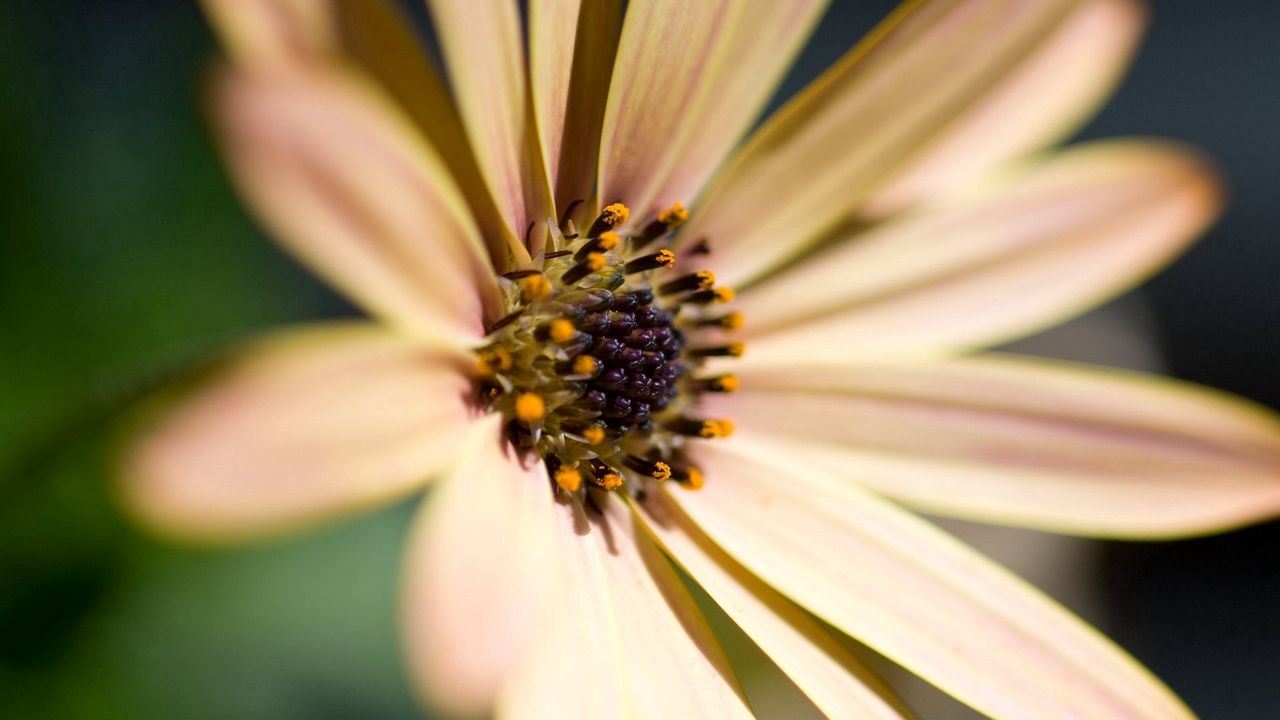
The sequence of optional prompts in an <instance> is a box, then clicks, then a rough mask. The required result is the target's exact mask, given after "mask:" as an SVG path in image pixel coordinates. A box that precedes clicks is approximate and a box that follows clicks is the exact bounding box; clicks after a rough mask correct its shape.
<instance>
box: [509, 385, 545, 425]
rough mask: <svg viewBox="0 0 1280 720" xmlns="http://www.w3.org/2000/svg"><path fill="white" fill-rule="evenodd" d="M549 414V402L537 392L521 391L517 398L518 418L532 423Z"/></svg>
mask: <svg viewBox="0 0 1280 720" xmlns="http://www.w3.org/2000/svg"><path fill="white" fill-rule="evenodd" d="M546 415H547V402H546V401H545V400H543V399H542V396H541V395H539V394H537V393H532V392H526V393H521V395H520V396H519V397H517V398H516V418H518V419H519V420H521V421H522V422H526V423H531V422H536V421H538V420H541V419H542V418H544V417H546Z"/></svg>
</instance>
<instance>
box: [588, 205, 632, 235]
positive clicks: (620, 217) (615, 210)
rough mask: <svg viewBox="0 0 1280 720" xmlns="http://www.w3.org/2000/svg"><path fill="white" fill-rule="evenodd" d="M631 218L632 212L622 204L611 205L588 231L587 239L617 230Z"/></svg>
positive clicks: (605, 208)
mask: <svg viewBox="0 0 1280 720" xmlns="http://www.w3.org/2000/svg"><path fill="white" fill-rule="evenodd" d="M629 217H631V210H630V209H629V208H627V206H626V205H623V204H622V203H609V204H608V205H605V206H604V210H602V211H600V217H598V218H596V220H595V222H593V223H591V227H590V228H588V229H587V237H595V236H597V235H599V234H600V233H602V232H604V231H605V230H608V229H610V228H616V227H618V226H619V225H621V224H622V223H624V222H626V221H627V218H629Z"/></svg>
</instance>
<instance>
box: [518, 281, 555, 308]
mask: <svg viewBox="0 0 1280 720" xmlns="http://www.w3.org/2000/svg"><path fill="white" fill-rule="evenodd" d="M550 294H551V283H549V282H547V279H546V278H545V277H543V276H542V275H530V276H529V277H527V278H523V279H522V280H520V298H521V299H522V300H524V301H525V302H527V303H528V302H533V301H535V300H541V299H543V298H545V297H546V296H548V295H550Z"/></svg>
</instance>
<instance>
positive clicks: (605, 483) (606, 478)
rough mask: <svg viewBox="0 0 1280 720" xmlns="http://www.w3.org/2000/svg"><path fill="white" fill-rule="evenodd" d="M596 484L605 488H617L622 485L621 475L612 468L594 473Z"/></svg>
mask: <svg viewBox="0 0 1280 720" xmlns="http://www.w3.org/2000/svg"><path fill="white" fill-rule="evenodd" d="M596 484H597V485H599V486H600V487H602V488H604V489H605V490H617V489H618V488H620V487H622V476H621V475H619V474H618V473H616V472H613V471H612V470H607V471H605V472H602V473H600V474H599V475H596Z"/></svg>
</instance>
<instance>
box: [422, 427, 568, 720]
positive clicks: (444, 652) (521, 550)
mask: <svg viewBox="0 0 1280 720" xmlns="http://www.w3.org/2000/svg"><path fill="white" fill-rule="evenodd" d="M503 444H505V440H504V439H503V437H502V417H501V416H499V415H491V416H489V417H488V418H485V419H484V420H481V421H479V422H477V423H476V424H475V425H474V427H473V428H472V430H471V433H470V435H469V436H468V437H467V438H466V440H465V441H464V442H463V444H462V448H461V450H460V453H461V456H462V460H461V462H459V463H458V464H457V465H456V466H455V467H454V468H453V470H452V471H451V472H450V473H449V476H448V477H447V478H445V479H443V480H442V481H441V483H440V484H439V487H438V488H437V489H435V490H434V491H433V492H432V494H431V497H429V498H428V499H427V502H426V503H425V504H424V508H423V512H422V513H421V515H420V517H419V520H418V522H417V524H416V526H415V528H414V530H413V533H412V535H411V538H410V542H409V549H408V551H407V552H406V555H405V583H404V606H403V610H402V612H403V623H404V628H405V634H406V636H407V646H406V651H407V653H408V658H409V665H410V667H411V669H412V673H413V679H414V681H415V684H416V685H417V686H418V688H419V690H420V691H421V692H422V693H423V695H424V697H425V698H426V699H427V700H428V701H429V702H430V703H431V704H432V706H434V707H437V708H440V709H442V710H445V711H448V712H450V713H453V714H458V715H480V714H482V713H484V712H485V711H487V710H490V709H492V707H493V704H494V702H495V700H496V698H497V696H498V690H499V688H500V687H501V685H502V682H503V681H504V679H505V678H506V676H507V673H508V672H509V671H510V670H511V669H512V668H514V667H515V666H516V664H517V662H518V660H519V658H520V657H521V653H522V652H523V650H524V646H525V644H526V642H527V641H528V640H529V639H530V637H531V636H532V632H531V631H532V630H533V629H534V627H535V626H536V625H537V624H538V623H540V622H541V618H542V616H543V613H544V611H545V610H547V609H549V608H548V606H549V603H548V602H547V601H548V600H549V599H550V594H551V591H552V589H553V588H555V587H557V585H558V582H557V578H558V575H557V573H558V571H559V568H560V562H559V558H557V557H556V555H555V545H554V531H553V526H554V524H555V523H557V522H561V521H562V517H561V516H560V513H557V512H555V501H554V499H553V496H552V492H551V486H550V483H549V482H548V480H547V471H546V468H545V467H544V466H543V465H542V463H541V462H536V463H532V464H531V465H529V466H528V467H525V466H523V465H522V464H521V462H520V460H519V459H518V458H515V457H512V456H511V455H510V451H509V450H507V451H504V449H503V448H502V447H501V445H503Z"/></svg>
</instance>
